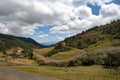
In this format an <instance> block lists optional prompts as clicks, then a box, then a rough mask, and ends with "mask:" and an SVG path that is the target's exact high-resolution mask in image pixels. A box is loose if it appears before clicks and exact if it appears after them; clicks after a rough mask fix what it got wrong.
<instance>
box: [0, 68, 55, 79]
mask: <svg viewBox="0 0 120 80" xmlns="http://www.w3.org/2000/svg"><path fill="white" fill-rule="evenodd" d="M0 76H3V77H4V80H53V79H51V78H47V77H43V76H37V75H34V74H30V73H24V72H18V71H14V70H9V69H5V68H0Z"/></svg>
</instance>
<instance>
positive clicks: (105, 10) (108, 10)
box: [100, 3, 120, 18]
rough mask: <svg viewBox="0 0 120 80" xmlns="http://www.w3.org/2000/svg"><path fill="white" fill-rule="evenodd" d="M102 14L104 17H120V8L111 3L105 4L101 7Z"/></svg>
mask: <svg viewBox="0 0 120 80" xmlns="http://www.w3.org/2000/svg"><path fill="white" fill-rule="evenodd" d="M100 13H101V15H102V16H103V17H105V18H106V17H114V16H119V15H120V6H118V5H116V4H114V3H111V4H104V5H102V6H101V10H100Z"/></svg>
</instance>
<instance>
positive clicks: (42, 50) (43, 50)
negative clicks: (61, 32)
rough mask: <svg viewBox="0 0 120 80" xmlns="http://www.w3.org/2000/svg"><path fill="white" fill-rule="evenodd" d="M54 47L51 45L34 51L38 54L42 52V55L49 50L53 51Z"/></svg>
mask: <svg viewBox="0 0 120 80" xmlns="http://www.w3.org/2000/svg"><path fill="white" fill-rule="evenodd" d="M53 48H54V47H50V48H42V49H34V52H35V53H36V54H40V55H44V54H46V53H48V52H49V51H51V50H52V49H53Z"/></svg>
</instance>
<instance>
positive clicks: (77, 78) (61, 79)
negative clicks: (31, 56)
mask: <svg viewBox="0 0 120 80" xmlns="http://www.w3.org/2000/svg"><path fill="white" fill-rule="evenodd" d="M4 68H9V69H13V70H17V71H23V72H28V73H32V74H37V75H43V76H48V77H51V78H53V79H54V80H119V79H120V76H119V75H110V73H109V69H108V68H104V67H103V66H99V65H93V66H77V67H53V66H10V67H4Z"/></svg>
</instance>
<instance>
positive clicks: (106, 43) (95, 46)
mask: <svg viewBox="0 0 120 80" xmlns="http://www.w3.org/2000/svg"><path fill="white" fill-rule="evenodd" d="M116 42H119V40H115V39H114V40H111V41H110V40H108V39H106V40H104V41H98V42H97V43H96V44H93V45H90V46H89V47H88V48H85V49H84V50H87V51H93V50H96V49H101V48H106V47H109V46H111V45H112V44H113V43H116Z"/></svg>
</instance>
